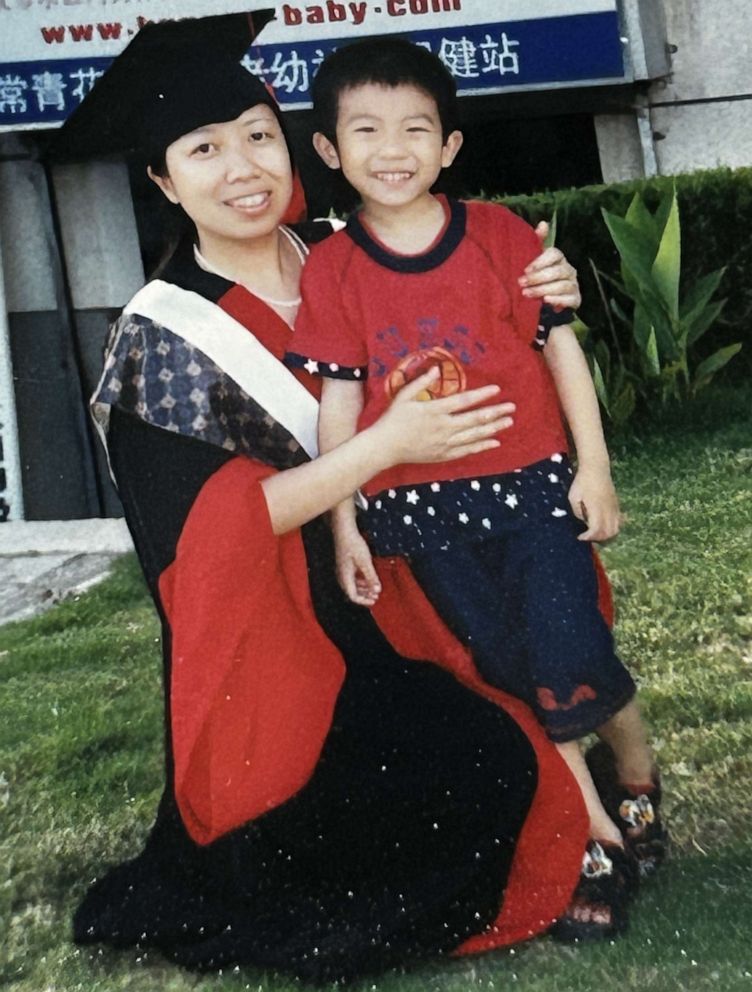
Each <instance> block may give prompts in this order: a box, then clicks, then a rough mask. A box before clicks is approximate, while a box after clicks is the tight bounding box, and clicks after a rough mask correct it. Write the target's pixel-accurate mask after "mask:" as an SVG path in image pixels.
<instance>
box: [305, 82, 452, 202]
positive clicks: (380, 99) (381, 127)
mask: <svg viewBox="0 0 752 992" xmlns="http://www.w3.org/2000/svg"><path fill="white" fill-rule="evenodd" d="M313 143H314V146H315V148H316V150H317V152H318V153H319V155H320V156H321V158H322V159H323V160H324V162H326V164H327V165H328V166H329V167H330V168H331V169H342V171H343V173H344V174H345V177H346V178H347V180H348V181H349V182H350V183H351V185H352V186H354V187H355V189H356V190H357V191H358V193H359V194H360V196H361V199H362V200H363V204H364V206H365V208H366V209H368V208H369V206H370V207H375V206H382V207H393V208H401V207H405V206H409V205H411V204H412V203H414V202H416V201H417V200H419V199H421V198H422V197H424V196H427V195H428V193H429V191H430V189H431V187H432V186H433V184H434V183H435V182H436V179H437V178H438V175H439V173H440V172H441V170H442V168H447V167H448V166H450V165H451V164H452V162H453V161H454V158H455V156H456V155H457V152H458V151H459V149H460V146H461V145H462V135H461V133H460V132H459V131H453V132H452V133H451V134H450V135H449V136H448V137H447V139H446V141H444V139H443V137H442V133H441V120H440V119H439V111H438V108H437V106H436V101H435V100H434V99H433V97H431V96H429V95H428V93H426V92H424V91H423V90H421V89H418V88H417V87H415V86H411V85H407V84H405V85H401V86H394V87H392V86H382V85H380V84H378V83H365V84H363V85H360V86H355V87H353V88H351V89H348V90H344V91H343V92H342V93H341V94H340V97H339V105H338V113H337V145H336V147H335V146H334V145H333V144H332V142H331V141H329V140H328V139H327V138H326V137H325V136H324V135H323V134H321V133H320V132H317V133H316V134H315V135H314V139H313Z"/></svg>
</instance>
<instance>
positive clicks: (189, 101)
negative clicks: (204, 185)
mask: <svg viewBox="0 0 752 992" xmlns="http://www.w3.org/2000/svg"><path fill="white" fill-rule="evenodd" d="M251 41H252V25H251V22H250V19H249V15H248V14H224V15H221V16H218V17H202V18H186V19H184V20H179V21H160V22H158V23H150V24H146V25H144V27H142V28H141V30H140V31H139V32H138V34H136V35H135V37H134V38H133V40H132V41H131V42H130V44H129V45H128V47H127V48H126V49H124V51H122V52H121V53H120V55H118V56H117V58H116V59H115V60H114V62H113V63H112V65H111V66H110V67H109V69H108V70H107V71H106V72H105V74H104V75H103V76H102V77H101V78H100V79H98V80H97V82H96V83H95V85H94V87H93V88H92V90H91V92H90V93H89V94H88V95H87V96H86V98H85V99H84V100H83V102H82V103H81V105H80V106H79V107H78V108H77V109H76V110H75V111H74V112H73V113H72V114H71V116H70V117H69V118H68V120H67V121H66V122H65V124H64V125H63V126H62V128H61V129H60V131H58V133H57V135H56V137H55V139H54V141H53V144H52V146H51V148H50V151H49V154H50V155H51V156H52V158H54V159H55V160H65V161H70V160H75V159H84V158H91V157H94V156H97V157H101V156H105V155H111V154H115V153H122V152H129V151H136V150H138V151H139V152H142V153H143V154H144V155H145V157H146V159H147V161H150V162H151V161H153V160H154V159H155V158H158V157H160V156H161V154H162V153H163V152H164V150H165V148H167V146H168V145H169V144H171V143H172V142H173V141H175V140H176V139H177V138H179V137H181V136H182V135H183V134H187V133H188V132H189V131H193V130H194V129H195V128H197V127H202V126H203V125H204V124H212V123H217V122H223V121H230V120H234V119H235V118H236V117H238V116H239V115H240V114H242V113H243V111H244V110H247V109H248V108H249V107H253V106H256V104H259V103H264V104H266V105H267V106H269V107H271V108H272V109H273V110H274V112H275V113H276V114H278V108H277V105H276V103H275V101H274V98H273V96H272V95H271V93H270V92H269V91H268V90H267V88H266V86H265V84H264V82H263V80H261V79H259V78H258V77H257V76H254V75H252V74H251V73H250V72H249V71H248V70H247V69H245V68H244V66H242V65H241V64H240V59H241V58H242V56H243V55H244V53H245V52H246V51H247V49H248V47H249V45H250V44H251Z"/></svg>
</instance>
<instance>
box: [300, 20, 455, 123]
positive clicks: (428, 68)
mask: <svg viewBox="0 0 752 992" xmlns="http://www.w3.org/2000/svg"><path fill="white" fill-rule="evenodd" d="M368 83H378V84H379V85H381V86H392V87H394V86H415V87H416V88H417V89H420V90H423V91H424V92H425V93H427V94H428V96H430V97H432V98H433V99H434V100H435V101H436V107H437V108H438V111H439V120H440V121H441V131H442V135H443V137H444V139H445V140H446V138H447V137H448V136H449V135H450V134H451V133H452V131H456V130H457V128H458V127H459V108H458V106H457V86H456V84H455V81H454V78H453V77H452V74H451V73H450V72H449V70H448V69H447V67H446V66H445V65H444V63H443V62H442V61H441V59H439V58H438V56H436V55H434V54H433V53H432V52H429V51H428V49H426V48H423V47H422V46H421V45H414V44H413V43H412V42H410V41H408V40H407V39H406V38H401V37H396V36H394V35H387V36H382V37H379V38H367V39H366V40H365V41H358V42H355V43H354V44H351V45H345V46H343V47H342V48H338V49H337V50H336V51H334V52H332V53H331V54H330V55H328V56H327V57H326V58H325V59H324V61H323V62H322V63H321V67H320V68H319V71H318V72H317V73H316V76H315V77H314V80H313V87H312V91H313V108H314V113H315V116H316V124H317V127H318V129H319V131H321V132H322V134H324V135H326V137H327V138H328V139H329V140H330V141H332V142H334V143H336V131H337V112H338V105H339V96H340V93H342V92H343V91H344V90H348V89H353V88H354V87H356V86H363V85H366V84H368Z"/></svg>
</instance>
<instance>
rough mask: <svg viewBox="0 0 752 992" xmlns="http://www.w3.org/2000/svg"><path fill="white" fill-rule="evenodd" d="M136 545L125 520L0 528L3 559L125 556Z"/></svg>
mask: <svg viewBox="0 0 752 992" xmlns="http://www.w3.org/2000/svg"><path fill="white" fill-rule="evenodd" d="M132 550H133V541H132V540H131V536H130V534H129V533H128V528H127V527H126V526H125V521H124V520H122V519H119V520H116V519H111V518H110V519H104V518H99V517H95V518H92V519H89V520H13V521H6V523H4V524H0V557H3V556H5V557H7V556H10V555H54V554H66V555H70V554H74V555H75V554H124V553H125V552H127V551H132Z"/></svg>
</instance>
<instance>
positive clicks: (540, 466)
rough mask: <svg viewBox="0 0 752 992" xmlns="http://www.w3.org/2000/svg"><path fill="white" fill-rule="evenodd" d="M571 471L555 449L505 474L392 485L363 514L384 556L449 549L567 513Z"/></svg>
mask: <svg viewBox="0 0 752 992" xmlns="http://www.w3.org/2000/svg"><path fill="white" fill-rule="evenodd" d="M570 475H571V470H570V468H569V465H568V462H567V461H566V459H565V457H564V456H563V455H561V454H559V453H556V454H554V455H553V456H551V457H549V458H548V459H544V460H543V461H540V462H536V463H535V464H533V465H529V466H527V467H525V468H521V469H514V470H513V471H512V472H509V473H508V474H506V475H498V476H490V477H485V478H484V477H482V478H478V479H464V480H462V479H459V480H452V481H444V482H429V483H421V484H419V485H414V486H410V487H396V488H392V489H388V490H386V491H385V492H384V493H382V494H380V496H379V498H378V499H374V500H373V501H372V502H371V504H370V506H369V509H368V510H367V511H366V512H365V521H364V523H365V530H366V532H367V533H368V535H369V541H371V543H372V544H373V547H374V550H375V552H376V554H380V555H389V554H410V553H412V552H418V551H420V550H423V549H426V548H429V547H433V548H436V549H438V550H448V549H450V548H451V546H452V543H453V542H455V541H465V542H466V541H467V540H468V539H481V540H482V539H483V538H484V537H486V536H489V537H490V536H493V535H501V534H503V533H504V528H505V527H506V526H507V525H508V523H509V522H511V521H512V520H517V521H519V520H520V519H527V520H530V521H531V522H534V521H542V520H543V519H544V518H548V519H549V520H550V519H551V518H552V517H553V518H555V519H558V518H565V517H568V516H569V515H570V514H569V511H568V510H567V509H562V506H561V503H562V500H563V499H564V500H565V499H566V493H567V488H568V485H569V481H568V477H569V476H570ZM385 497H386V498H385ZM515 526H517V525H515Z"/></svg>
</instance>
